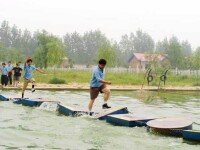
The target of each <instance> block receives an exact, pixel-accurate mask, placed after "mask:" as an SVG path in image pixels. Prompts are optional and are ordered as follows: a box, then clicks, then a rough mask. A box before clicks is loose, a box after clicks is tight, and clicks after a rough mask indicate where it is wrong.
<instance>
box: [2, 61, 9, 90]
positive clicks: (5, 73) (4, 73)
mask: <svg viewBox="0 0 200 150" xmlns="http://www.w3.org/2000/svg"><path fill="white" fill-rule="evenodd" d="M1 85H2V88H3V87H4V86H7V85H8V70H7V67H6V64H5V63H2V67H1Z"/></svg>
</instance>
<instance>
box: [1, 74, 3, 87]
mask: <svg viewBox="0 0 200 150" xmlns="http://www.w3.org/2000/svg"><path fill="white" fill-rule="evenodd" d="M1 85H2V86H3V75H1Z"/></svg>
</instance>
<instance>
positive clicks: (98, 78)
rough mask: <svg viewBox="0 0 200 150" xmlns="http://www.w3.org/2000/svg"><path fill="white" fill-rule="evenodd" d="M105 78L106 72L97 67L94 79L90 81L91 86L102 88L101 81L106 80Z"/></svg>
mask: <svg viewBox="0 0 200 150" xmlns="http://www.w3.org/2000/svg"><path fill="white" fill-rule="evenodd" d="M104 76H105V71H104V70H102V69H100V68H99V66H97V67H96V68H95V70H94V72H93V75H92V79H91V81H90V86H91V87H100V86H102V85H103V83H101V82H100V81H101V80H104Z"/></svg>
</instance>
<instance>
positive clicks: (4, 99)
mask: <svg viewBox="0 0 200 150" xmlns="http://www.w3.org/2000/svg"><path fill="white" fill-rule="evenodd" d="M0 101H9V98H8V97H7V96H5V95H0Z"/></svg>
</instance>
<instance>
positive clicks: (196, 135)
mask: <svg viewBox="0 0 200 150" xmlns="http://www.w3.org/2000/svg"><path fill="white" fill-rule="evenodd" d="M183 139H185V140H190V141H199V142H200V130H183Z"/></svg>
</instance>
